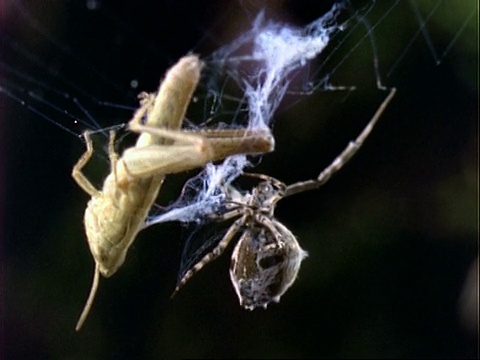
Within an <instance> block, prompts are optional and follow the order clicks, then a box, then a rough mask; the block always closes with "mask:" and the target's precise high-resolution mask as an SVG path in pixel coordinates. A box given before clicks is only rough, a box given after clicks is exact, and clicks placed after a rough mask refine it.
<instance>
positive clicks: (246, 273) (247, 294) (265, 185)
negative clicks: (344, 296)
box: [172, 88, 396, 310]
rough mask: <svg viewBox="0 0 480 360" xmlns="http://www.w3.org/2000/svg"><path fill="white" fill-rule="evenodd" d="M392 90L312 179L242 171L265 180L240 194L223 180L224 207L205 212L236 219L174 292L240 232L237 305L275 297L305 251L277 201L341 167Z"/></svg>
mask: <svg viewBox="0 0 480 360" xmlns="http://www.w3.org/2000/svg"><path fill="white" fill-rule="evenodd" d="M395 92H396V89H395V88H392V89H391V90H390V92H389V94H388V96H387V97H386V98H385V100H384V101H383V102H382V104H381V105H380V106H379V108H378V109H377V111H376V113H375V114H374V116H373V117H372V119H371V120H370V121H369V123H368V124H367V125H366V127H365V128H364V129H363V130H362V132H361V133H360V135H359V136H358V137H357V138H356V139H355V140H354V141H351V142H350V143H349V144H348V146H347V147H346V148H345V149H344V150H343V151H342V153H341V154H340V155H339V156H337V157H336V158H335V160H334V161H333V162H332V163H331V164H330V165H329V166H328V167H327V168H325V169H324V170H323V171H322V172H321V173H320V174H319V176H318V177H317V178H316V179H313V180H307V181H300V182H297V183H294V184H291V185H286V184H285V183H283V182H281V181H280V180H277V179H275V178H273V177H271V176H267V175H263V174H244V175H246V176H250V177H255V178H258V179H261V180H263V181H262V182H260V183H259V184H258V185H257V186H256V187H254V188H253V190H252V191H251V192H247V193H241V192H240V191H238V190H236V189H235V188H234V187H233V186H232V185H230V184H226V185H224V188H223V191H224V194H225V202H224V205H223V209H222V210H221V211H219V212H218V214H211V215H209V218H210V219H211V220H215V221H225V220H229V219H233V218H237V220H235V221H234V222H233V224H232V225H231V226H230V228H229V229H228V230H227V232H226V234H225V235H224V237H223V238H222V240H221V241H220V242H219V243H218V245H217V246H216V247H215V248H214V249H213V250H212V251H211V252H209V253H208V254H206V255H204V256H203V258H201V259H200V260H199V261H198V262H197V263H196V264H195V265H193V266H192V267H191V268H190V269H189V270H188V271H186V272H185V274H184V275H183V277H182V278H181V279H180V280H179V282H178V283H177V286H176V288H175V290H174V292H173V295H175V294H176V293H177V292H178V291H179V290H180V288H181V287H183V286H184V285H185V284H186V282H187V281H188V280H189V279H190V278H192V276H193V275H195V274H196V273H197V272H198V271H200V270H201V269H202V268H203V267H204V266H205V265H207V264H208V263H209V262H211V261H213V260H215V259H216V258H217V257H219V256H220V255H221V254H222V253H223V251H224V250H225V249H226V248H227V246H228V244H229V243H230V242H231V241H232V239H233V238H234V236H235V235H236V234H237V233H241V235H240V238H239V240H238V242H237V244H236V246H235V248H234V250H233V253H232V258H231V265H230V279H231V282H232V284H233V287H234V289H235V292H236V294H237V296H238V299H239V302H240V306H241V307H243V308H245V309H248V310H253V309H255V308H257V307H263V308H267V305H268V304H269V303H270V302H272V301H273V302H279V301H280V297H281V296H282V295H283V294H284V293H285V292H286V291H287V290H288V288H289V287H290V286H292V284H293V283H294V281H295V279H296V277H297V274H298V271H299V269H300V264H301V262H302V260H303V259H305V257H306V256H307V252H306V251H304V250H303V249H302V248H301V247H300V245H299V243H298V241H297V239H296V238H295V236H294V235H293V233H292V232H291V231H290V230H289V229H288V228H287V227H285V226H284V225H283V224H282V223H281V222H280V221H278V220H277V219H276V218H275V217H274V211H275V206H276V205H277V203H278V202H279V201H280V200H281V199H283V198H285V197H288V196H291V195H294V194H298V193H301V192H304V191H308V190H312V189H316V188H318V187H320V186H322V185H324V184H325V183H326V182H327V181H328V180H329V179H330V178H331V176H332V175H334V174H335V173H336V172H337V171H339V170H340V169H341V168H342V167H343V166H344V165H345V164H346V163H347V162H348V161H349V160H350V159H351V158H352V156H353V155H354V154H355V153H356V152H357V151H358V150H359V149H360V147H361V146H362V144H363V143H364V141H365V139H366V138H367V137H368V136H369V135H370V133H371V131H372V129H373V127H374V126H375V124H376V123H377V121H378V120H379V118H380V116H381V115H382V113H383V112H384V110H385V108H386V107H387V106H388V104H389V103H390V101H391V100H392V98H393V97H394V95H395ZM173 295H172V296H173Z"/></svg>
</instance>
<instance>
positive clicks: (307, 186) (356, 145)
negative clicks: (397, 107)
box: [285, 88, 396, 197]
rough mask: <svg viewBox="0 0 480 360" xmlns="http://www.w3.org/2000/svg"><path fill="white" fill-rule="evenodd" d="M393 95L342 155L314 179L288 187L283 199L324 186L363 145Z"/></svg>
mask: <svg viewBox="0 0 480 360" xmlns="http://www.w3.org/2000/svg"><path fill="white" fill-rule="evenodd" d="M395 93H396V89H395V88H392V89H391V90H390V93H389V94H388V96H387V97H386V98H385V100H383V102H382V104H381V105H380V106H379V108H378V109H377V111H376V112H375V115H373V117H372V119H371V120H370V121H369V123H368V124H367V126H365V128H364V129H363V131H362V132H361V133H360V135H358V137H357V138H356V139H355V140H354V141H351V142H350V143H349V144H348V145H347V147H346V148H345V150H343V151H342V153H341V154H340V155H339V156H337V157H336V158H335V160H333V162H332V163H331V164H330V165H329V166H328V167H327V168H326V169H325V170H323V171H322V172H321V173H320V175H318V177H317V178H316V179H314V180H307V181H300V182H297V183H294V184H291V185H289V186H288V187H287V190H286V192H285V197H287V196H290V195H294V194H298V193H300V192H303V191H307V190H313V189H316V188H318V187H320V186H322V185H324V184H325V183H326V182H327V181H328V180H329V179H330V178H331V177H332V175H333V174H335V173H336V172H337V171H338V170H340V169H341V168H342V167H343V165H345V164H346V163H347V162H348V161H349V160H350V159H351V158H352V156H353V155H355V154H356V152H357V151H358V149H360V147H361V146H362V145H363V143H364V141H365V139H366V138H367V137H368V135H370V133H371V132H372V129H373V127H374V126H375V124H376V123H377V122H378V120H379V119H380V117H381V115H382V114H383V112H384V111H385V109H386V107H387V106H388V104H389V103H390V101H391V100H392V98H393V97H394V96H395Z"/></svg>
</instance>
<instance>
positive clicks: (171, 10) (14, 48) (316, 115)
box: [0, 0, 478, 359]
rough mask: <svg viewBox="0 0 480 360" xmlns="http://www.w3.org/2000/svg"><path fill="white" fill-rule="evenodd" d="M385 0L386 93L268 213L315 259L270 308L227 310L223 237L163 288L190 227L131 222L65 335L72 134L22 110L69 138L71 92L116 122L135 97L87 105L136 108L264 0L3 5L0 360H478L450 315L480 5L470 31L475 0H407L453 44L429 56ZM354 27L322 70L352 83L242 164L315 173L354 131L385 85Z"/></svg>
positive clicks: (312, 8)
mask: <svg viewBox="0 0 480 360" xmlns="http://www.w3.org/2000/svg"><path fill="white" fill-rule="evenodd" d="M317 3H318V2H316V1H278V2H274V1H265V2H263V4H264V6H265V7H266V8H267V15H268V16H272V17H274V18H276V19H277V20H282V21H288V22H291V23H294V24H297V25H304V24H307V23H308V22H310V21H312V20H315V19H316V18H318V17H319V16H320V15H321V14H322V13H323V12H325V11H326V10H328V9H329V7H330V4H324V3H323V2H322V6H319V5H318V4H317ZM392 4H393V3H392V2H391V1H382V2H379V3H378V4H375V5H374V7H373V9H372V11H371V12H369V13H368V15H367V17H366V20H368V22H369V23H370V25H371V26H374V27H373V34H374V36H375V41H376V43H375V44H376V49H377V50H376V54H377V56H378V61H379V65H380V72H381V76H382V80H383V82H384V84H385V85H386V86H395V87H397V88H398V94H397V96H396V97H395V99H394V100H393V102H392V104H391V105H390V106H389V107H388V109H387V111H386V112H385V114H384V115H383V117H382V119H381V121H380V122H379V124H378V125H377V127H376V128H375V130H374V132H373V133H372V135H371V137H370V138H369V139H368V140H367V142H366V144H365V146H364V147H363V148H362V149H361V151H360V152H359V153H358V155H356V156H355V158H354V159H353V160H352V161H351V163H349V164H348V165H347V166H346V167H345V168H344V169H342V171H341V172H340V173H338V174H337V175H336V176H335V177H334V178H333V180H331V181H330V182H329V183H328V184H327V185H325V186H324V187H322V188H320V189H319V190H316V191H312V192H310V193H308V194H307V193H306V194H300V195H298V196H295V197H292V198H288V199H285V200H284V201H282V202H281V203H280V204H279V206H278V208H277V211H276V217H277V218H278V219H279V220H280V221H281V222H282V223H284V224H285V225H286V226H287V227H288V228H289V229H291V230H292V232H293V233H294V234H295V235H296V236H297V237H298V240H299V242H300V244H301V245H302V247H303V248H305V249H306V250H307V251H308V252H309V257H308V258H307V259H306V260H305V261H304V263H303V265H302V268H301V270H300V274H299V278H298V279H297V281H296V283H295V284H294V285H293V287H292V288H291V289H290V290H289V291H288V292H287V293H286V294H285V296H284V297H283V298H282V301H281V302H280V303H279V304H272V305H271V306H269V308H268V310H266V311H263V310H256V311H254V312H248V311H244V310H242V309H240V307H239V306H238V302H237V299H236V296H235V294H234V291H233V288H232V286H231V284H230V281H229V277H228V267H229V256H230V251H231V248H232V246H230V249H229V250H227V252H226V254H224V255H223V256H222V257H221V258H219V259H218V260H217V261H215V262H214V263H212V264H210V265H208V266H207V267H206V268H205V269H203V270H202V271H201V272H200V273H198V274H197V275H196V276H195V277H194V278H193V279H192V280H191V281H190V282H189V283H188V284H187V286H185V288H184V289H182V291H181V292H180V293H179V294H177V296H176V297H175V298H174V299H173V300H170V299H169V297H170V294H171V292H172V290H173V288H174V286H175V281H176V278H177V272H178V268H179V266H180V257H181V253H182V246H183V245H182V244H183V242H184V240H185V239H186V238H187V237H188V236H189V234H190V232H191V229H188V228H185V227H182V226H180V225H178V224H165V225H157V226H154V227H152V228H149V229H147V230H145V231H144V232H142V233H140V235H139V236H138V239H137V241H136V242H135V243H134V245H133V246H132V248H131V250H130V251H129V254H128V258H127V261H126V263H125V265H124V266H123V267H122V268H121V270H120V271H119V272H118V273H117V274H115V275H114V276H113V277H112V278H110V279H106V280H105V279H101V283H100V289H99V292H98V294H97V298H96V301H95V304H94V306H93V309H92V312H91V314H90V316H89V318H88V320H87V322H86V324H85V326H84V328H83V329H82V331H81V332H80V333H75V331H74V326H75V323H76V321H77V318H78V316H79V315H80V312H81V310H82V308H83V305H84V300H85V298H86V296H87V294H88V291H89V288H90V282H91V276H92V271H93V261H92V259H91V256H90V253H89V251H88V247H87V244H86V242H85V234H84V229H83V225H82V219H83V212H84V209H85V205H86V202H87V201H88V197H87V195H86V194H85V193H83V192H82V190H81V189H80V188H78V186H77V185H76V184H75V183H74V181H73V180H72V179H71V177H70V172H71V169H72V166H73V165H74V164H75V162H76V161H77V160H78V158H79V157H80V155H81V154H82V153H83V151H84V144H83V143H82V141H80V139H78V138H76V137H74V136H71V134H69V133H68V132H67V131H64V130H62V129H60V128H59V127H57V126H54V125H51V124H49V123H48V122H46V121H45V119H44V118H43V117H42V116H41V115H39V114H38V113H36V112H35V111H32V110H31V109H32V108H35V109H37V110H40V111H41V112H42V113H43V114H46V115H47V116H49V117H51V118H53V119H54V120H55V121H56V122H58V123H60V124H62V125H65V126H66V127H67V128H68V129H69V130H71V131H73V132H75V133H80V132H81V131H82V130H84V129H85V127H84V126H82V125H74V124H73V122H72V119H71V118H69V117H68V114H65V113H64V112H63V113H62V112H56V111H54V110H53V109H52V108H51V107H50V108H49V107H48V106H46V103H45V101H49V102H51V103H52V104H54V105H55V106H58V107H60V108H61V109H62V110H67V111H68V112H69V113H72V114H76V115H75V116H78V117H82V118H84V119H85V118H86V115H85V113H82V112H81V111H79V107H78V106H76V105H75V104H74V103H73V102H72V101H71V99H69V98H67V97H66V95H65V94H69V95H71V96H73V97H76V98H77V99H78V100H79V101H80V104H81V105H82V106H83V107H85V108H86V109H87V110H88V111H89V113H90V114H92V116H93V117H94V118H95V119H96V120H97V121H98V123H99V124H100V125H101V126H103V127H106V126H109V125H113V124H118V123H122V122H125V121H127V120H128V119H129V118H130V116H131V111H130V110H127V111H125V110H119V109H112V108H111V107H110V108H106V107H104V106H99V105H98V104H97V103H96V102H95V99H100V100H103V101H109V102H113V103H115V104H124V105H127V106H132V107H135V106H136V104H137V101H136V99H135V96H136V94H137V93H138V92H139V91H142V90H147V91H153V90H155V88H156V86H157V84H158V79H160V78H161V76H162V75H163V74H164V72H165V70H166V69H167V67H168V66H170V65H172V64H173V63H174V62H175V61H176V60H177V59H178V58H179V57H181V56H182V55H184V54H186V53H187V52H189V51H192V50H193V51H195V52H197V53H199V54H200V55H201V56H208V55H209V54H210V53H211V52H212V51H213V50H215V49H217V48H218V47H220V46H221V45H223V44H226V43H228V42H229V41H231V40H232V39H234V38H235V37H236V36H238V35H239V34H240V33H241V32H242V30H243V29H246V28H248V24H249V23H251V21H252V19H253V18H254V16H255V14H256V12H257V11H258V9H259V6H258V3H257V2H255V1H231V2H224V1H213V0H211V1H210V0H208V1H155V2H154V1H137V2H132V1H115V2H114V1H42V2H37V1H25V0H22V1H20V0H18V1H17V0H6V1H3V4H2V12H1V23H2V28H1V29H0V31H1V33H0V34H1V46H2V48H1V53H0V56H1V58H0V60H1V65H2V67H1V73H0V76H1V77H0V79H1V83H0V85H1V86H2V88H3V90H4V91H3V93H0V110H1V113H0V114H1V121H0V124H1V148H0V149H1V155H2V157H1V159H2V161H3V163H2V168H3V169H4V170H3V171H2V173H3V180H4V182H3V183H2V192H1V193H2V195H1V196H2V199H1V201H2V215H3V216H2V217H3V226H2V238H3V239H2V240H3V241H2V259H1V263H2V270H1V271H2V275H1V276H2V282H3V284H2V290H1V291H2V292H1V296H2V298H3V309H2V325H3V334H2V345H1V351H2V352H3V355H4V356H5V358H13V357H14V355H15V357H16V358H33V357H35V358H70V359H75V358H79V359H80V358H81V359H84V358H132V357H135V358H172V359H175V358H208V357H211V358H213V357H215V358H220V357H230V358H287V357H294V358H313V357H335V358H338V357H353V358H358V357H388V358H396V357H401V358H416V357H430V358H431V357H442V358H461V357H476V356H478V339H477V334H478V333H477V332H476V330H475V328H474V327H475V326H473V328H472V323H470V328H469V326H468V325H466V324H468V321H467V322H465V320H462V319H464V317H462V316H461V314H463V313H466V314H467V315H466V318H470V319H474V318H475V317H476V314H474V313H472V312H469V311H468V308H466V307H465V303H466V302H465V297H464V296H463V297H462V295H461V294H462V291H465V290H462V289H463V287H464V284H465V282H466V281H467V274H468V272H469V269H470V270H471V269H472V266H474V265H473V264H474V260H475V258H476V256H477V253H478V193H477V188H478V181H477V170H478V169H477V163H478V157H477V154H478V142H477V141H478V125H477V124H478V112H477V111H478V93H477V79H478V74H477V69H478V49H477V47H476V43H477V40H478V39H477V33H478V24H477V22H476V21H477V18H478V15H475V16H474V17H473V18H471V20H470V21H469V22H468V23H466V24H464V23H465V21H466V20H467V18H468V16H469V15H470V14H471V13H472V12H477V11H478V9H477V8H476V6H477V5H476V1H473V0H471V1H470V0H469V1H464V0H457V1H453V0H452V1H447V2H440V3H438V2H437V1H420V0H419V1H415V2H414V4H416V5H417V6H418V9H419V11H420V13H421V14H422V16H423V18H425V17H427V16H428V13H429V11H430V9H432V8H433V7H434V6H437V5H438V10H437V11H436V12H435V13H434V14H433V15H432V17H431V18H430V21H429V22H428V23H427V25H426V27H425V29H426V31H427V32H428V34H429V35H430V36H431V39H432V44H433V46H434V48H435V49H436V51H437V52H438V54H440V55H439V56H441V54H442V53H443V52H444V51H445V50H446V49H447V50H448V51H447V53H446V55H445V56H444V57H442V59H441V60H442V61H441V63H440V64H439V65H436V64H435V59H434V58H433V57H432V53H431V50H430V48H429V46H428V45H427V42H426V41H425V39H424V37H423V36H422V35H420V36H418V37H417V38H415V34H416V32H417V31H418V29H419V23H418V21H417V18H416V16H415V12H414V11H413V8H412V6H411V3H410V2H406V1H402V2H400V3H399V4H398V5H396V6H394V7H393V10H392V11H391V12H390V13H389V14H388V17H387V18H386V19H385V20H384V21H382V22H379V19H380V18H381V17H382V16H383V15H385V14H386V13H387V10H388V9H389V8H390V6H392ZM366 5H367V6H368V5H369V3H368V2H366V3H361V2H358V4H357V3H355V4H354V6H356V7H357V8H361V7H363V6H366ZM95 6H97V8H96V9H93V10H89V7H95ZM158 9H160V10H158ZM463 25H465V26H466V27H465V29H464V31H463V32H461V33H460V34H459V31H460V29H461V28H462V26H463ZM364 33H365V31H364V28H363V29H362V28H361V27H360V28H358V30H356V32H355V36H354V37H353V38H350V39H349V40H347V41H346V42H344V43H341V44H340V45H339V47H338V50H337V51H335V52H333V54H334V57H333V60H332V61H333V62H330V63H329V65H328V66H329V67H327V68H325V69H322V71H323V72H324V74H325V73H328V72H329V71H330V72H331V73H332V83H333V84H336V85H354V86H356V91H353V92H347V91H331V92H325V91H317V92H315V93H314V94H313V95H312V96H298V97H289V98H288V99H287V103H286V104H284V106H283V107H282V108H281V109H280V111H279V113H278V114H277V115H276V117H275V127H274V134H275V136H276V150H275V152H274V153H272V154H269V155H266V156H265V157H263V160H262V162H261V164H260V165H259V166H258V167H257V168H255V171H258V172H262V173H265V174H269V175H272V176H275V177H277V178H279V179H281V180H282V181H285V182H286V183H292V182H295V181H299V180H305V179H309V178H313V177H315V176H316V175H317V174H318V173H319V172H320V171H321V169H323V168H324V167H326V166H327V165H328V164H329V163H330V162H331V161H332V160H333V158H334V157H335V156H336V155H338V154H339V153H340V151H341V150H342V149H343V148H344V147H345V145H346V144H347V143H348V141H349V140H351V139H353V138H354V137H355V136H357V134H358V133H359V131H360V130H361V129H362V128H363V126H365V124H366V123H367V122H368V120H369V119H370V117H371V116H372V114H373V113H374V111H375V110H376V108H377V107H378V105H379V104H380V102H381V101H382V100H383V98H384V96H385V92H382V91H379V90H377V89H376V87H375V77H374V75H373V66H372V64H373V57H374V56H373V55H372V46H371V44H370V42H369V40H368V39H366V40H365V41H363V42H361V43H360V45H359V46H358V47H357V48H355V50H354V51H353V52H352V53H350V54H348V56H347V53H349V51H350V50H351V49H353V47H354V46H355V45H356V44H358V43H359V41H360V39H361V38H362V36H363V35H364ZM457 34H459V37H458V38H457V39H456V40H455V41H454V43H453V45H452V46H451V47H450V46H449V45H450V44H451V42H452V40H453V39H454V38H455V36H456V35H457ZM410 42H411V47H409V48H408V50H407V52H406V53H405V55H404V56H403V55H402V53H403V51H404V50H405V49H407V46H408V44H409V43H410ZM335 46H336V44H335V43H334V44H332V46H331V47H329V48H327V50H326V52H327V53H332V51H333V49H334V48H335ZM344 58H345V61H344V63H342V65H341V66H340V67H338V69H335V70H333V69H334V68H335V61H338V60H341V59H344ZM399 58H401V61H400V62H399V63H398V65H395V64H396V61H397V60H398V59H399ZM319 64H321V61H320V60H319V62H317V63H314V64H312V65H311V69H312V73H313V72H314V70H315V69H318V68H319ZM392 68H393V70H392V72H391V74H390V76H387V74H388V73H389V70H390V69H392ZM133 79H136V80H137V81H138V87H137V88H132V87H131V86H130V82H131V81H132V80H133ZM47 87H48V88H47ZM5 90H8V91H9V94H10V95H12V94H14V95H15V96H16V97H17V98H18V99H22V100H25V101H26V103H25V106H22V104H21V102H20V100H14V99H12V97H11V96H6V92H5ZM57 90H59V91H60V92H59V93H56V91H57ZM28 91H32V92H35V94H37V95H38V96H40V97H41V98H43V99H44V101H43V102H38V101H36V100H35V99H34V98H33V97H31V96H29V94H28ZM105 144H106V143H105V141H104V138H102V137H97V138H96V145H97V150H98V152H97V154H100V156H97V157H96V159H95V161H94V163H95V165H92V166H90V167H88V168H87V173H88V175H89V176H90V177H91V178H92V179H94V182H95V184H96V185H97V186H100V185H101V182H102V178H103V177H104V176H105V175H106V173H107V172H108V163H107V162H106V161H105V157H104V156H103V155H102V154H104V152H103V151H104V147H105ZM195 173H196V172H195V171H193V172H190V173H188V174H181V175H178V176H171V177H168V181H167V184H166V185H165V189H162V195H161V199H160V200H159V203H161V204H166V203H168V201H171V200H173V199H174V198H175V194H178V191H179V189H180V188H181V186H182V184H183V182H184V180H185V179H187V178H188V177H189V176H192V175H194V174H195ZM472 279H473V287H472V288H471V296H473V297H470V298H468V297H467V299H470V301H474V300H475V299H474V296H475V295H476V294H477V292H478V277H476V276H473V277H472ZM475 282H476V284H475ZM476 299H477V300H478V298H476ZM467 302H468V301H467ZM477 306H478V305H477ZM2 358H3V357H2Z"/></svg>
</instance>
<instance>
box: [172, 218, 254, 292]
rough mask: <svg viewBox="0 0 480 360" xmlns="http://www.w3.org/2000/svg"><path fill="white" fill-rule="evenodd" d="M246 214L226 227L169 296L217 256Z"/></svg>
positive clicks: (223, 249) (244, 219)
mask: <svg viewBox="0 0 480 360" xmlns="http://www.w3.org/2000/svg"><path fill="white" fill-rule="evenodd" d="M247 217H248V215H247V214H245V215H243V216H242V217H241V218H240V219H238V220H236V221H235V222H234V223H233V224H232V225H231V226H230V228H229V229H228V231H227V233H226V234H225V236H224V237H223V239H222V240H221V241H220V242H219V243H218V245H217V246H216V247H215V248H214V249H213V250H212V251H211V252H209V253H208V254H206V255H205V256H204V257H203V258H201V259H200V260H199V261H198V262H197V263H196V264H195V265H194V266H193V267H192V268H191V269H190V270H188V271H187V272H186V273H185V275H183V277H182V279H180V281H179V282H178V284H177V286H176V287H175V290H174V291H173V294H172V295H171V298H172V297H174V296H175V294H176V293H177V292H178V291H179V290H180V289H181V288H182V287H183V286H184V285H185V284H186V283H187V281H188V280H190V279H191V278H192V276H193V275H195V274H196V273H197V272H199V271H200V270H201V269H202V268H203V267H204V266H205V265H207V264H208V263H209V262H211V261H213V260H215V259H216V258H218V257H219V256H220V255H222V253H223V252H224V251H225V249H226V248H227V246H228V244H229V243H230V241H231V240H232V239H233V237H234V236H235V234H236V233H237V232H238V230H239V229H240V228H241V227H242V226H243V224H245V222H246V220H247Z"/></svg>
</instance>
